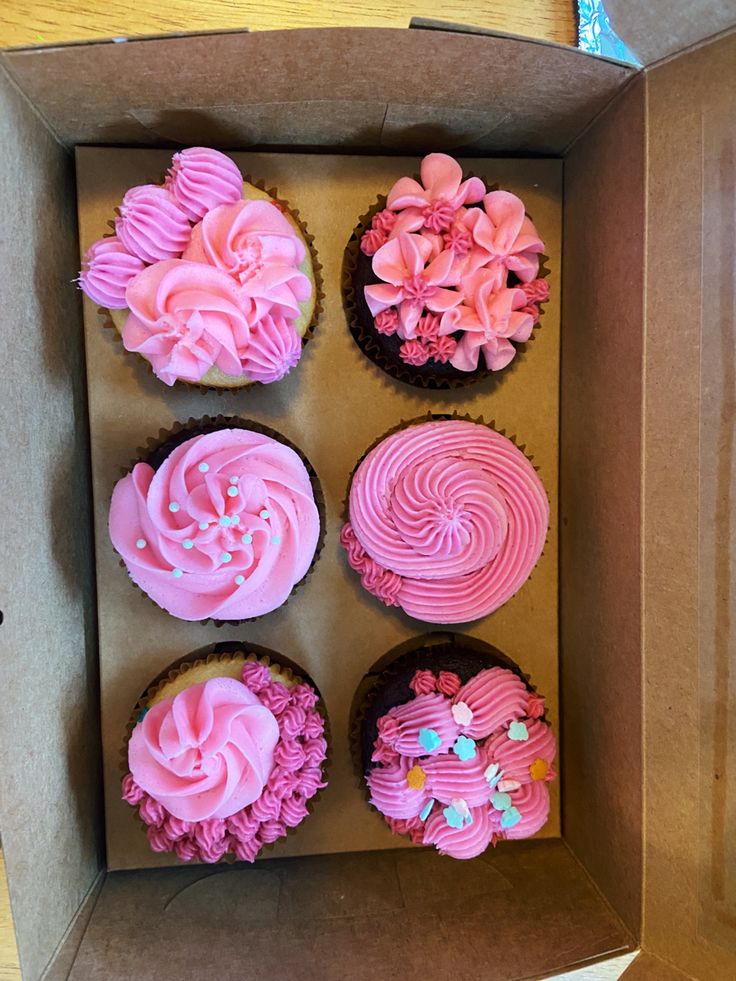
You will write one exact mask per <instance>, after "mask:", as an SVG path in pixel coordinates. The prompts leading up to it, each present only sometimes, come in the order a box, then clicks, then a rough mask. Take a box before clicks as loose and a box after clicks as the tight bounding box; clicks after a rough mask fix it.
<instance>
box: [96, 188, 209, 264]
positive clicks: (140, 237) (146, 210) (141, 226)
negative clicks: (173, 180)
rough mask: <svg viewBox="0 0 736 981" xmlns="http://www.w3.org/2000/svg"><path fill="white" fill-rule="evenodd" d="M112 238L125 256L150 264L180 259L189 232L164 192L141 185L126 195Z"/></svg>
mask: <svg viewBox="0 0 736 981" xmlns="http://www.w3.org/2000/svg"><path fill="white" fill-rule="evenodd" d="M115 234H116V235H117V237H118V238H119V239H120V241H121V242H122V243H123V245H124V247H125V248H126V249H127V250H128V252H130V253H131V254H132V255H136V256H138V258H139V259H142V260H143V261H144V262H147V263H152V262H158V261H159V260H160V259H178V258H180V257H181V254H182V252H183V251H184V249H185V248H186V247H187V245H188V244H189V239H190V236H191V234H192V228H191V225H190V224H189V220H188V218H187V216H186V215H185V214H184V212H183V211H182V209H181V208H180V207H179V205H178V204H177V203H176V201H175V200H174V198H173V197H172V196H171V195H170V194H169V192H168V191H167V190H166V189H165V188H163V187H159V186H158V185H156V184H141V185H139V186H138V187H131V188H130V190H129V191H126V193H125V196H124V197H123V200H122V203H121V205H120V214H119V215H118V217H117V218H116V219H115Z"/></svg>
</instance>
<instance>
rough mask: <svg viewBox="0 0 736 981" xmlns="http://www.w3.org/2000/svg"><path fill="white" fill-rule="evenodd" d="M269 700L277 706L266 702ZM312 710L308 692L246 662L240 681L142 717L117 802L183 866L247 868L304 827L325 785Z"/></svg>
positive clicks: (203, 689)
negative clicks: (228, 862)
mask: <svg viewBox="0 0 736 981" xmlns="http://www.w3.org/2000/svg"><path fill="white" fill-rule="evenodd" d="M264 672H265V676H267V678H266V677H265V676H264ZM278 689H283V691H284V692H285V693H286V697H285V698H282V697H281V693H280V692H278V694H277V690H278ZM269 695H270V696H272V697H271V703H272V704H278V705H280V706H281V708H279V709H278V710H273V709H270V708H268V707H267V706H266V705H265V704H264V703H265V701H266V700H267V699H266V696H269ZM305 701H306V702H307V703H308V705H309V707H306V708H305ZM316 703H317V695H316V693H315V691H314V689H313V688H312V687H311V686H310V685H308V684H306V683H304V682H301V683H299V684H296V685H294V686H293V687H292V688H291V689H288V688H287V687H286V685H284V684H283V682H281V681H275V680H273V679H272V677H271V673H270V671H269V670H268V668H266V667H265V666H264V665H262V664H257V663H247V664H245V665H244V666H243V672H242V681H237V680H236V679H233V678H225V677H223V678H214V679H211V680H209V681H206V682H202V683H199V684H196V685H192V686H191V687H189V688H186V689H184V691H182V692H180V693H179V694H178V695H176V696H175V697H174V698H166V699H162V700H161V701H160V702H158V703H156V704H155V705H154V706H153V707H152V708H151V709H150V711H147V712H146V714H145V716H144V717H143V719H142V720H141V721H140V722H139V723H138V724H137V725H136V727H135V729H134V730H133V733H132V736H131V739H130V743H129V745H128V762H129V767H130V772H129V773H127V774H126V775H125V777H124V778H123V783H122V797H123V800H125V801H127V803H129V804H131V805H132V806H134V807H137V808H138V815H139V817H140V818H141V820H142V821H143V823H144V824H145V825H146V826H147V827H146V832H147V836H148V841H149V844H150V846H151V848H152V850H153V851H157V852H170V851H173V852H174V853H175V854H176V855H177V856H178V857H179V858H180V859H181V860H182V861H184V862H190V861H194V860H197V861H201V862H207V863H213V862H217V861H219V860H220V859H221V858H222V857H223V856H224V855H226V854H227V853H228V852H230V853H231V854H233V855H234V857H235V858H237V859H240V860H241V861H247V862H253V861H254V860H255V858H256V856H257V855H258V853H259V852H260V850H261V848H262V847H263V845H265V844H270V843H272V842H274V841H276V840H278V839H279V838H281V837H283V836H284V835H285V834H286V833H287V831H288V829H289V828H294V827H296V826H297V825H298V824H300V823H301V822H302V821H303V820H304V818H305V817H306V816H307V814H308V806H307V805H308V801H309V800H310V799H311V798H312V797H314V795H315V794H316V793H317V792H318V791H319V790H320V789H321V788H322V787H325V786H326V783H325V780H324V777H323V765H324V762H325V759H326V754H327V743H326V741H325V740H324V738H323V737H322V732H323V731H324V720H323V719H322V716H321V715H320V713H319V712H318V710H317V708H316ZM295 710H298V713H297V714H296V715H295ZM287 720H288V721H287ZM297 721H300V722H301V724H300V725H298V724H297ZM287 727H288V728H289V730H290V731H289V733H288V734H287V733H286V731H285V730H286V728H287ZM309 733H311V735H310V734H309ZM284 743H288V744H289V746H290V747H291V749H290V751H289V752H288V753H286V754H282V753H280V750H281V747H282V746H283V745H284ZM295 746H296V747H301V748H302V752H301V753H300V754H296V753H295V752H294V749H293V747H295ZM278 756H284V757H285V758H288V762H286V763H277V762H276V759H277V757H278Z"/></svg>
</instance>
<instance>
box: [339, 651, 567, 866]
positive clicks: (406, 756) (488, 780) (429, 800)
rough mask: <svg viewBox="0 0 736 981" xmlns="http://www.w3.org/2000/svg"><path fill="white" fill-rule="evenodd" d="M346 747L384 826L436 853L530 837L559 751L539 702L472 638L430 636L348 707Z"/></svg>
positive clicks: (464, 853) (498, 656)
mask: <svg viewBox="0 0 736 981" xmlns="http://www.w3.org/2000/svg"><path fill="white" fill-rule="evenodd" d="M387 662H388V663H387ZM353 749H354V752H355V753H356V755H357V756H358V760H357V762H358V765H359V767H360V770H361V773H362V774H363V776H364V779H365V785H366V788H367V791H368V795H369V799H370V803H371V804H372V805H373V806H374V807H375V808H376V809H377V810H378V811H379V813H380V814H381V815H382V817H383V818H384V819H385V821H386V822H387V824H388V825H389V827H390V828H391V830H392V831H393V832H394V833H395V834H400V835H403V836H406V837H408V838H409V839H410V840H411V841H412V842H413V843H415V844H423V845H433V846H434V847H435V848H436V849H437V850H438V851H439V852H440V854H442V855H449V856H450V857H452V858H458V859H468V858H474V857H475V856H477V855H479V854H481V853H482V852H483V851H485V849H486V848H487V847H488V846H489V845H491V844H493V845H495V844H496V842H497V841H499V840H503V839H519V838H528V837H530V836H531V835H533V834H536V832H537V831H539V830H540V829H541V828H542V827H543V825H544V824H545V822H546V820H547V817H548V815H549V791H548V786H547V785H548V783H549V781H551V780H552V779H554V777H555V772H554V769H553V761H554V757H555V751H556V743H555V737H554V734H553V733H552V730H551V728H550V726H549V724H548V723H547V722H546V721H545V718H544V699H543V698H542V697H541V696H540V695H538V694H537V693H536V692H535V690H534V689H533V688H532V687H531V685H530V684H529V682H528V680H527V679H526V678H525V677H524V675H522V673H521V671H520V670H519V668H518V667H517V666H516V665H515V664H514V663H513V662H512V661H511V660H510V659H509V658H507V657H506V656H505V655H504V654H502V653H501V652H500V651H498V650H496V649H495V648H493V647H491V646H490V645H487V644H483V643H482V642H480V641H478V640H475V639H474V638H470V637H463V636H461V635H454V634H434V635H432V634H430V635H428V636H425V637H421V638H418V639H416V640H415V641H413V642H410V643H409V644H405V645H402V650H401V653H399V654H398V655H396V656H393V657H392V655H388V657H387V658H384V659H383V667H382V668H381V669H379V670H377V671H376V672H374V673H372V674H371V675H370V676H369V677H368V678H367V679H366V680H365V682H364V685H363V692H362V694H361V696H360V700H359V702H358V704H357V706H356V707H355V710H354V719H353Z"/></svg>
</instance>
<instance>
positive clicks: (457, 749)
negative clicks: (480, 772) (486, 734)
mask: <svg viewBox="0 0 736 981" xmlns="http://www.w3.org/2000/svg"><path fill="white" fill-rule="evenodd" d="M452 751H453V753H454V754H455V756H459V757H460V759H461V760H463V761H465V760H474V759H475V757H476V754H477V750H476V748H475V742H474V741H473V740H472V739H469V738H468V737H467V736H458V737H457V739H456V740H455V745H454V746H453V747H452Z"/></svg>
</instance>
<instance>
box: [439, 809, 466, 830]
mask: <svg viewBox="0 0 736 981" xmlns="http://www.w3.org/2000/svg"><path fill="white" fill-rule="evenodd" d="M442 814H443V816H444V818H445V821H447V823H448V825H449V826H450V827H451V828H462V826H463V817H462V815H461V814H458V813H457V811H456V810H455V808H454V807H452V806H450V807H445V808H443V809H442Z"/></svg>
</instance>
